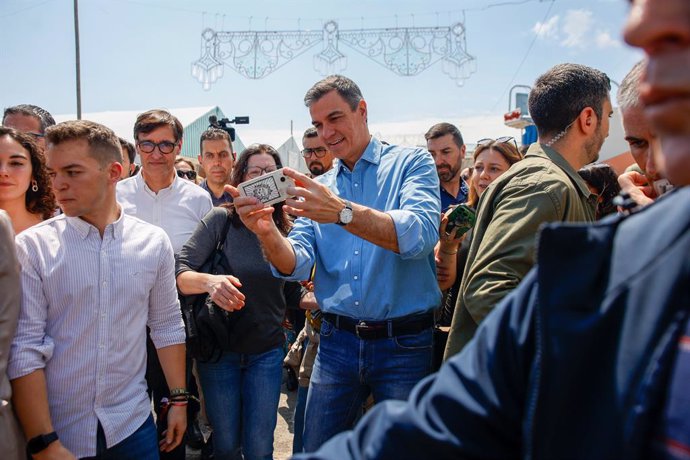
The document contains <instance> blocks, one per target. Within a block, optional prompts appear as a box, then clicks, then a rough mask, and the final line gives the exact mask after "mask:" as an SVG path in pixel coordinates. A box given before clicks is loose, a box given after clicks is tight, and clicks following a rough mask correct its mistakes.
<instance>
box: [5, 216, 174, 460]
mask: <svg viewBox="0 0 690 460" xmlns="http://www.w3.org/2000/svg"><path fill="white" fill-rule="evenodd" d="M16 243H17V253H18V258H19V262H20V264H21V266H22V285H23V298H22V308H21V313H20V317H19V324H18V326H17V334H16V336H15V338H14V341H13V343H12V348H11V351H10V362H9V367H8V374H9V377H10V379H16V378H18V377H22V376H25V375H28V374H30V373H31V372H34V371H35V370H37V369H45V375H46V383H47V388H48V403H49V408H50V414H51V420H52V422H53V426H54V428H55V431H57V433H58V435H59V436H60V439H61V441H62V443H63V444H64V445H65V446H66V447H67V448H68V449H69V450H70V451H72V453H73V454H75V455H76V456H77V457H90V456H94V455H95V454H96V428H97V423H98V421H100V423H101V425H102V426H103V431H104V432H105V438H106V442H107V445H108V446H113V445H115V444H117V443H119V442H120V441H122V440H124V439H125V438H127V437H128V436H129V435H131V434H132V433H134V431H136V429H137V428H139V427H140V426H141V424H142V423H144V421H145V420H146V418H147V417H148V416H149V414H150V413H151V404H150V402H149V399H148V397H147V394H146V381H145V378H144V373H145V368H146V326H147V325H148V326H149V327H150V328H151V338H152V339H153V342H154V344H155V345H156V347H157V348H161V347H166V346H170V345H175V344H180V343H184V341H185V334H184V326H183V323H182V314H181V312H180V307H179V303H178V300H177V291H176V288H175V267H174V258H173V251H172V247H171V246H170V241H169V239H168V238H167V236H166V235H165V233H164V232H163V231H162V230H161V229H159V228H157V227H154V226H153V225H149V224H147V223H145V222H142V221H141V220H139V219H136V218H134V217H131V216H127V215H125V214H124V213H122V212H121V215H120V218H119V219H118V220H117V221H116V222H114V223H112V224H110V225H108V226H107V227H106V229H105V232H104V234H103V238H102V239H101V237H100V235H99V233H98V230H97V229H96V228H95V227H93V226H92V225H90V224H88V223H87V222H85V221H83V220H81V219H79V218H75V217H67V216H65V215H60V216H58V217H54V218H52V219H50V220H47V221H45V222H43V223H41V224H38V225H36V226H34V227H32V228H29V229H28V230H26V231H24V232H22V233H21V234H20V235H18V236H17V237H16Z"/></svg>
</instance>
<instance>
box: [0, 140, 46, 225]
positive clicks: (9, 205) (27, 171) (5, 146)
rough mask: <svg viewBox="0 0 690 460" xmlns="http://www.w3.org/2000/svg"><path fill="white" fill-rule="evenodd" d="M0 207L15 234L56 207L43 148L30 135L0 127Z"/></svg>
mask: <svg viewBox="0 0 690 460" xmlns="http://www.w3.org/2000/svg"><path fill="white" fill-rule="evenodd" d="M0 209H3V210H5V211H6V212H7V213H8V214H9V216H10V218H11V219H12V226H13V227H14V232H15V234H18V233H20V232H22V231H24V230H26V229H27V228H29V227H31V226H33V225H36V224H38V223H39V222H41V221H43V220H45V219H48V218H50V217H51V216H52V215H53V214H54V213H55V209H56V203H55V197H54V196H53V192H52V189H51V186H50V179H49V177H48V172H47V170H46V163H45V157H44V156H43V150H42V149H41V148H40V147H39V146H38V144H37V143H36V141H35V140H34V138H33V137H32V136H30V135H28V134H24V133H20V132H19V131H16V130H14V129H12V128H5V127H0Z"/></svg>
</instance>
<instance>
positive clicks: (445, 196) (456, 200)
mask: <svg viewBox="0 0 690 460" xmlns="http://www.w3.org/2000/svg"><path fill="white" fill-rule="evenodd" d="M440 190H441V212H446V211H447V210H448V208H449V207H451V206H453V205H454V204H461V203H464V202H465V201H467V196H468V195H469V194H470V189H469V187H467V183H466V182H465V181H464V180H462V179H460V189H459V190H458V196H453V195H451V194H450V193H448V192H447V191H446V189H444V188H443V187H440Z"/></svg>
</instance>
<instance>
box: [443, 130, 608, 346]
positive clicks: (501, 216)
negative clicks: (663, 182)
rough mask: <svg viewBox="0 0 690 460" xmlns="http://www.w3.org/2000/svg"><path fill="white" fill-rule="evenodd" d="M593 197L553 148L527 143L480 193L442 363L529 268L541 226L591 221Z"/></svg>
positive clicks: (463, 342)
mask: <svg viewBox="0 0 690 460" xmlns="http://www.w3.org/2000/svg"><path fill="white" fill-rule="evenodd" d="M595 208H596V197H595V196H594V195H592V194H591V193H590V191H589V189H588V188H587V184H586V183H585V181H584V180H583V179H582V178H581V177H580V175H579V174H578V173H577V171H575V169H573V167H572V166H570V164H569V163H568V162H567V161H566V160H565V159H564V158H563V157H562V156H561V155H560V154H559V153H558V152H556V151H555V150H554V149H552V148H550V147H547V146H545V145H543V144H539V143H535V144H532V146H531V147H530V149H529V150H528V152H527V155H526V156H525V158H524V160H522V161H520V162H518V163H516V164H514V165H513V166H512V167H511V168H510V169H509V170H508V171H507V172H506V173H504V174H503V175H501V176H500V177H498V178H497V179H496V180H495V181H494V182H493V183H492V184H491V185H490V186H489V187H488V188H487V189H486V190H485V191H484V193H483V194H482V196H481V199H480V200H479V205H478V209H479V211H478V214H477V223H476V224H475V227H474V235H473V239H472V244H471V245H470V252H469V256H468V259H467V265H466V266H465V271H464V273H463V276H462V282H461V284H460V294H461V295H459V296H458V300H457V303H456V306H455V313H454V315H453V322H452V324H451V329H450V334H449V336H448V343H447V345H446V352H445V357H444V359H448V358H449V357H451V356H453V355H454V354H455V353H457V352H459V351H460V350H461V349H462V347H464V346H465V344H466V343H467V342H469V340H470V339H471V338H472V336H473V335H474V332H475V330H476V329H477V325H478V324H479V323H480V322H481V321H482V320H483V319H484V318H485V317H486V315H488V314H489V312H490V311H491V310H492V309H493V308H494V306H495V305H496V304H497V303H498V302H499V301H500V300H501V299H503V297H505V296H506V295H508V293H510V291H512V290H513V289H515V288H516V287H517V285H518V284H519V283H520V281H521V280H522V278H524V276H525V275H526V274H527V272H528V271H529V270H530V268H532V265H534V256H535V252H536V251H535V249H536V242H537V231H538V230H539V227H540V226H541V225H542V224H544V223H546V222H559V221H561V222H580V221H593V220H594V211H595Z"/></svg>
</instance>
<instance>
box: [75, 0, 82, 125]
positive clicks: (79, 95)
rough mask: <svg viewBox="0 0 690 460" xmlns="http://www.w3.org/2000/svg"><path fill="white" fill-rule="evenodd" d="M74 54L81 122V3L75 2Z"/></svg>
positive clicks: (78, 115) (76, 0) (78, 109)
mask: <svg viewBox="0 0 690 460" xmlns="http://www.w3.org/2000/svg"><path fill="white" fill-rule="evenodd" d="M74 54H75V57H76V63H77V120H81V70H80V62H79V1H78V0H74Z"/></svg>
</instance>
